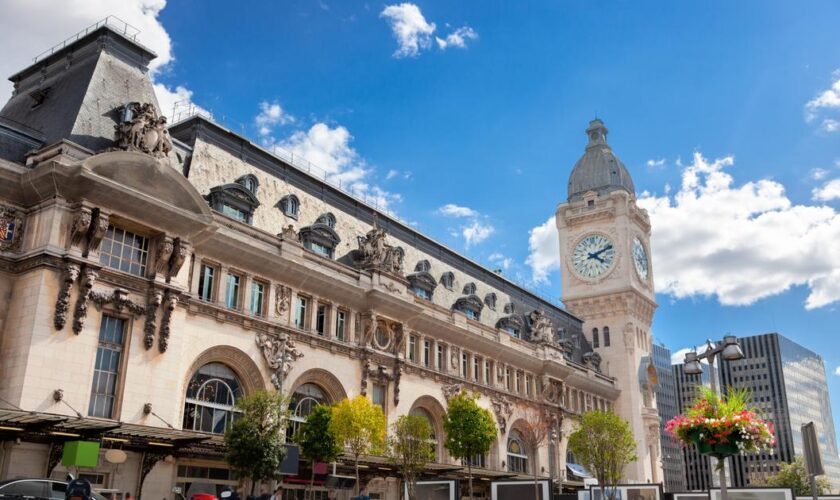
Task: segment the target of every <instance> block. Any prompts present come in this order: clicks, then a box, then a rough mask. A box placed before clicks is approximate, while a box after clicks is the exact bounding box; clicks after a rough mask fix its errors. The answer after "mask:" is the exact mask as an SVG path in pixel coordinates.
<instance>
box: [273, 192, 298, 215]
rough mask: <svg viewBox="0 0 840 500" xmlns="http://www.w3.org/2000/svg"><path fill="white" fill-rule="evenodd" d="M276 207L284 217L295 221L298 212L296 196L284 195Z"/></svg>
mask: <svg viewBox="0 0 840 500" xmlns="http://www.w3.org/2000/svg"><path fill="white" fill-rule="evenodd" d="M277 206H278V207H279V208H280V210H282V211H283V214H285V215H286V217H291V218H292V219H296V220H297V218H298V212H299V211H300V200H298V197H297V196H295V195H293V194H289V195H286V196H284V197H283V198H281V199H280V202H279V203H278V204H277Z"/></svg>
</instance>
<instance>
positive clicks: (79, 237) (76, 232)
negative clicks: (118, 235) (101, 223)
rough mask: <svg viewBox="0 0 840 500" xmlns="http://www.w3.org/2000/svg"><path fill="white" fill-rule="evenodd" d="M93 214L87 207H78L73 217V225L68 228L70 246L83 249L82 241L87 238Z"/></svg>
mask: <svg viewBox="0 0 840 500" xmlns="http://www.w3.org/2000/svg"><path fill="white" fill-rule="evenodd" d="M92 220H93V214H92V213H91V210H90V209H89V208H84V207H82V208H80V209H79V211H78V212H76V215H75V216H74V217H73V225H72V226H71V228H70V247H71V248H73V247H75V248H78V249H80V250H82V251H84V250H85V249H84V247H83V245H84V243H85V239H86V238H87V234H88V230H89V229H90V223H91V221H92Z"/></svg>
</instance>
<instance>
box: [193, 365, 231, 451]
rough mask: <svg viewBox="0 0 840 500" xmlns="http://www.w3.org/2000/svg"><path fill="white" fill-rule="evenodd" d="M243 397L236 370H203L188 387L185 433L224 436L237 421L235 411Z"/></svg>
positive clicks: (212, 367) (207, 367)
mask: <svg viewBox="0 0 840 500" xmlns="http://www.w3.org/2000/svg"><path fill="white" fill-rule="evenodd" d="M242 395H243V392H242V384H241V383H240V382H239V378H238V377H237V376H236V374H235V373H233V370H231V369H230V368H228V367H227V366H225V365H223V364H221V363H208V364H206V365H204V366H202V367H201V368H199V370H198V371H197V372H195V375H193V376H192V378H191V379H190V383H189V384H188V385H187V398H186V404H185V408H184V425H183V427H184V429H188V430H193V431H201V432H212V433H214V434H224V433H225V430H226V429H227V428H228V426H229V425H230V424H231V423H232V422H233V419H234V418H236V412H235V411H234V409H233V407H234V405H235V404H236V401H237V400H238V399H239V398H240V397H242Z"/></svg>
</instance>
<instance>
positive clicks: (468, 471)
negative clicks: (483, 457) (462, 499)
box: [467, 461, 473, 500]
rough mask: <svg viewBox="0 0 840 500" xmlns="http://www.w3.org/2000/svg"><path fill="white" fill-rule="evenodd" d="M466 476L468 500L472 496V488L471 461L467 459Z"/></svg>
mask: <svg viewBox="0 0 840 500" xmlns="http://www.w3.org/2000/svg"><path fill="white" fill-rule="evenodd" d="M467 476H468V477H469V483H470V500H472V498H473V490H472V461H467Z"/></svg>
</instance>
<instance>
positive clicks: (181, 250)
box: [166, 238, 192, 280]
mask: <svg viewBox="0 0 840 500" xmlns="http://www.w3.org/2000/svg"><path fill="white" fill-rule="evenodd" d="M174 246H175V248H174V250H173V252H172V257H170V258H169V269H167V275H166V279H167V280H169V279H171V278H172V277H174V276H177V275H178V273H179V272H180V271H181V267H182V266H183V265H184V262H185V261H186V260H187V255H189V254H190V250H192V246H191V245H190V244H189V243H187V242H186V241H184V240H182V239H181V238H175V243H174Z"/></svg>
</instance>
